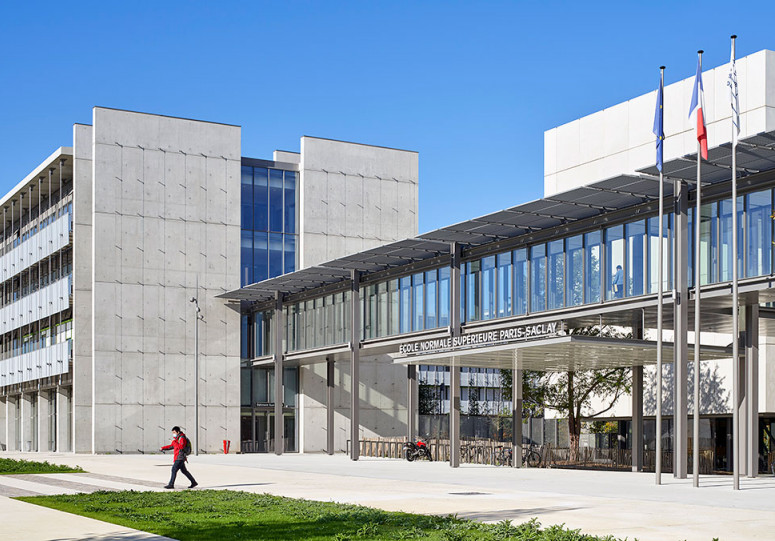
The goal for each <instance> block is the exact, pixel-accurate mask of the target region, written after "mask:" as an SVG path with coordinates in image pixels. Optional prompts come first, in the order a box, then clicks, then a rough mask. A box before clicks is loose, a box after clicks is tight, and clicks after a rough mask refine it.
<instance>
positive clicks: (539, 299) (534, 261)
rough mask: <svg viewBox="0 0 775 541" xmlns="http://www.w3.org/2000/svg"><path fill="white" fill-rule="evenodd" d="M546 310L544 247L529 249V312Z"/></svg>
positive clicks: (541, 245) (542, 245) (543, 245)
mask: <svg viewBox="0 0 775 541" xmlns="http://www.w3.org/2000/svg"><path fill="white" fill-rule="evenodd" d="M541 310H546V245H545V244H539V245H538V246H532V247H531V248H530V311H531V312H540V311H541Z"/></svg>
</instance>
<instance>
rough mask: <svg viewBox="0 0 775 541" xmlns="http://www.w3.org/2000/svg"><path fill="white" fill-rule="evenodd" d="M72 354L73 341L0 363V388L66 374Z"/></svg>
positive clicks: (66, 341)
mask: <svg viewBox="0 0 775 541" xmlns="http://www.w3.org/2000/svg"><path fill="white" fill-rule="evenodd" d="M72 354H73V341H72V340H65V341H63V342H59V343H58V344H53V345H51V346H48V347H45V348H41V349H38V350H35V351H30V352H29V353H23V354H21V355H17V356H15V357H11V358H9V359H5V360H4V361H0V387H3V386H6V385H14V384H17V383H24V382H25V381H34V380H36V379H42V378H47V377H50V376H56V375H59V374H66V373H67V371H68V370H69V368H70V359H71V358H72Z"/></svg>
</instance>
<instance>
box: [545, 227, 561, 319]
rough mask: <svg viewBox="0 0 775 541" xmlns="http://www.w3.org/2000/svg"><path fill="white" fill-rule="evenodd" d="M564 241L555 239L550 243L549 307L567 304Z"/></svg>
mask: <svg viewBox="0 0 775 541" xmlns="http://www.w3.org/2000/svg"><path fill="white" fill-rule="evenodd" d="M563 244H564V243H563V241H562V240H554V241H552V242H550V243H549V244H548V248H549V261H548V272H549V278H548V281H547V283H546V284H547V289H548V292H549V298H548V305H547V308H548V309H549V310H552V309H554V308H562V307H563V306H564V305H565V301H564V294H565V285H564V284H565V251H564V250H563Z"/></svg>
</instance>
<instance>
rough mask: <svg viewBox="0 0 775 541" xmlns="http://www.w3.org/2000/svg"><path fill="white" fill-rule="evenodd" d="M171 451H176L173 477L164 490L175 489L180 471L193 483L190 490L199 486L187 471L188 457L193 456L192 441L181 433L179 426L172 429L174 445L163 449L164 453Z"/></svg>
mask: <svg viewBox="0 0 775 541" xmlns="http://www.w3.org/2000/svg"><path fill="white" fill-rule="evenodd" d="M170 449H174V450H175V457H174V461H173V463H172V477H170V482H169V483H167V485H166V486H165V487H164V488H175V477H177V475H178V471H180V472H181V473H182V474H183V475H185V476H186V477H188V480H189V481H191V485H189V487H188V488H194V487H195V486H197V485H198V484H199V483H197V482H196V479H194V476H193V475H191V474H190V473H189V472H188V470H187V469H186V461H187V459H188V455H190V454H191V441H190V440H189V439H188V438H187V437H186V435H185V434H184V433H183V432H181V431H180V427H179V426H173V427H172V443H170V444H169V445H165V446H164V447H162V448H161V450H162V451H169V450H170Z"/></svg>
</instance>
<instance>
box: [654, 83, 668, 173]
mask: <svg viewBox="0 0 775 541" xmlns="http://www.w3.org/2000/svg"><path fill="white" fill-rule="evenodd" d="M663 87H664V82H663V80H662V77H661V76H660V77H659V88H658V89H657V110H656V111H655V112H654V130H653V132H654V135H656V136H657V169H659V171H660V172H662V146H663V145H664V142H665V129H664V124H663V112H664V111H663V107H662V105H663V94H664V92H663V90H664V88H663Z"/></svg>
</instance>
